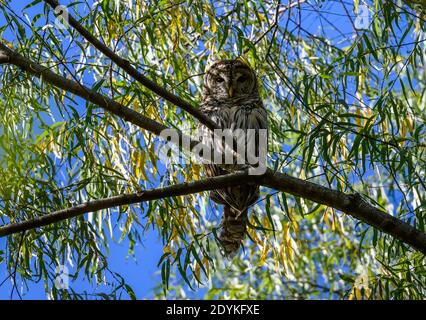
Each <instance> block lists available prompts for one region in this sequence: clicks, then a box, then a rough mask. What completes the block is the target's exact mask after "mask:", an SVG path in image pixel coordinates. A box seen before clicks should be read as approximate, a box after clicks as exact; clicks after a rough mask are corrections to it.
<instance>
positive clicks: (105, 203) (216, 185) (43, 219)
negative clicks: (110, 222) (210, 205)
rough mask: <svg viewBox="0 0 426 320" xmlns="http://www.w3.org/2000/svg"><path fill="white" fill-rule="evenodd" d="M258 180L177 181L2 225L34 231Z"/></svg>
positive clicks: (8, 230) (236, 176)
mask: <svg viewBox="0 0 426 320" xmlns="http://www.w3.org/2000/svg"><path fill="white" fill-rule="evenodd" d="M258 179H259V176H253V175H249V174H247V172H237V173H233V174H228V175H223V176H217V177H213V178H207V179H203V180H198V181H194V182H189V183H182V184H176V185H172V186H167V187H163V188H158V189H151V190H145V191H142V192H137V193H131V194H123V195H119V196H115V197H110V198H105V199H100V200H94V201H89V202H86V203H83V204H80V205H78V206H75V207H72V208H68V209H64V210H59V211H55V212H52V213H49V214H46V215H43V216H40V217H37V218H34V219H31V220H27V221H22V222H18V223H12V224H8V225H5V226H2V227H0V237H5V236H8V235H11V234H14V233H18V232H23V231H27V230H32V229H35V228H39V227H42V226H46V225H49V224H52V223H55V222H60V221H63V220H66V219H70V218H73V217H76V216H80V215H82V214H85V213H88V212H94V211H98V210H103V209H108V208H113V207H119V206H123V205H129V204H134V203H140V202H144V201H151V200H157V199H162V198H167V197H175V196H182V195H187V194H193V193H198V192H203V191H208V190H213V189H221V188H226V187H232V186H237V185H240V184H243V183H249V182H255V181H256V180H258Z"/></svg>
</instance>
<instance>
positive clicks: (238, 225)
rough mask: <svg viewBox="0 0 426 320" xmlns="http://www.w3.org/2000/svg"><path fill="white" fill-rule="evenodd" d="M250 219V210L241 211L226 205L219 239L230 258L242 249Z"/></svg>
mask: <svg viewBox="0 0 426 320" xmlns="http://www.w3.org/2000/svg"><path fill="white" fill-rule="evenodd" d="M247 220H248V210H247V209H245V210H243V211H239V210H237V209H234V208H233V207H231V206H228V205H225V208H224V211H223V216H222V221H221V226H222V228H221V232H220V234H219V237H218V238H219V241H220V244H221V245H222V247H223V250H224V251H225V255H226V256H227V257H228V258H232V257H234V256H235V255H236V254H237V253H238V250H239V249H240V246H241V242H242V241H243V240H244V238H245V234H246V228H247Z"/></svg>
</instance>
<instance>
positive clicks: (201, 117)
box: [45, 0, 220, 130]
mask: <svg viewBox="0 0 426 320" xmlns="http://www.w3.org/2000/svg"><path fill="white" fill-rule="evenodd" d="M45 2H46V3H48V4H49V5H50V6H51V7H52V8H53V9H55V8H56V7H57V6H58V5H59V2H58V1H57V0H45ZM68 23H69V24H70V25H71V26H72V27H73V28H74V29H75V30H77V31H78V32H79V33H80V34H81V35H82V36H83V37H84V38H85V39H86V40H87V41H88V42H90V43H91V44H92V45H93V46H94V47H95V48H96V49H98V50H99V51H101V52H102V53H103V54H104V55H106V56H107V57H108V58H110V59H111V60H112V61H113V62H114V63H115V64H117V65H118V66H119V67H120V68H121V69H123V70H124V71H125V72H126V73H127V74H129V75H130V76H132V77H133V78H134V79H136V80H137V81H138V82H139V83H141V84H142V85H143V86H145V87H146V88H148V89H149V90H151V91H152V92H154V93H156V94H157V95H159V96H160V97H162V98H164V99H165V100H167V101H169V102H171V103H172V104H173V105H175V106H178V107H180V108H181V109H183V110H185V111H186V112H188V113H189V114H190V115H192V116H193V117H194V118H196V119H197V120H198V121H200V122H201V123H202V124H204V125H205V126H206V127H208V128H209V129H211V130H214V129H220V128H219V127H218V125H217V124H216V123H215V122H214V121H212V120H211V119H210V118H209V117H207V116H206V115H205V114H204V113H202V112H201V111H200V110H199V109H197V108H194V107H193V106H192V105H191V104H190V103H189V102H187V101H185V100H183V99H182V98H180V97H178V96H176V95H175V94H173V93H172V92H170V91H168V90H166V89H165V88H163V87H162V86H160V85H159V84H157V83H155V82H154V81H152V80H150V79H148V78H147V77H145V76H144V75H143V74H141V73H140V72H138V71H137V70H136V69H135V68H134V67H132V66H131V64H130V63H129V61H128V60H126V59H123V58H121V57H120V56H118V55H117V54H116V53H115V52H114V51H112V50H111V49H110V48H108V47H107V46H106V45H105V44H103V43H102V42H101V41H100V40H99V39H98V38H96V37H95V36H94V35H93V34H91V33H90V32H89V31H88V30H86V29H85V28H84V27H83V26H82V25H81V24H80V23H78V21H77V20H76V19H74V17H73V16H71V15H70V14H68Z"/></svg>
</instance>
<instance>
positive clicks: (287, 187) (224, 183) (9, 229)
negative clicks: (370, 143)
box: [0, 169, 426, 254]
mask: <svg viewBox="0 0 426 320" xmlns="http://www.w3.org/2000/svg"><path fill="white" fill-rule="evenodd" d="M250 182H252V183H259V184H261V185H263V186H266V187H269V188H273V189H276V190H279V191H282V192H285V193H288V194H292V195H294V196H297V197H302V198H304V199H308V200H311V201H314V202H316V203H320V204H324V205H327V206H329V207H332V208H335V209H337V210H340V211H342V212H344V213H346V214H348V215H351V216H352V217H354V218H356V219H358V220H360V221H362V222H364V223H367V224H369V225H370V226H372V227H374V228H376V229H378V230H380V231H383V232H384V233H386V234H389V235H390V236H392V237H394V238H397V239H399V240H401V241H402V242H404V243H406V244H408V245H410V246H411V247H412V248H414V249H416V250H418V251H420V252H422V253H423V254H426V234H424V233H422V232H420V231H419V230H417V229H416V228H414V227H413V226H411V225H410V224H408V223H406V222H404V221H402V220H400V219H398V218H395V217H394V216H391V215H390V214H386V213H385V212H383V211H381V210H379V209H378V208H376V207H374V206H372V205H370V204H369V203H367V202H366V201H364V200H363V199H362V198H361V196H360V195H359V194H346V193H343V192H340V191H337V190H333V189H330V188H327V187H324V186H321V185H319V184H316V183H312V182H308V181H305V180H301V179H298V178H294V177H291V176H288V175H286V174H283V173H274V172H273V171H272V170H270V169H268V170H267V172H266V173H265V174H264V175H263V176H254V175H249V174H248V173H247V172H237V173H233V174H228V175H223V176H217V177H214V178H207V179H204V180H198V181H194V182H190V183H183V184H178V185H173V186H168V187H164V188H158V189H152V190H147V191H143V192H140V193H133V194H125V195H120V196H116V197H111V198H106V199H101V200H95V201H91V202H87V203H85V204H81V205H79V206H76V207H73V208H69V209H64V210H60V211H56V212H53V213H51V214H46V215H44V216H41V217H39V218H35V219H32V220H28V221H23V222H19V223H15V224H9V225H5V226H3V227H0V237H4V236H7V235H10V234H13V233H17V232H22V231H26V230H30V229H34V228H37V227H41V226H45V225H48V224H51V223H54V222H59V221H62V220H65V219H69V218H72V217H75V216H78V215H81V214H84V213H87V212H92V211H97V210H102V209H107V208H112V207H117V206H122V205H128V204H134V203H139V202H143V201H150V200H156V199H161V198H166V197H172V196H180V195H187V194H192V193H197V192H202V191H207V190H214V189H222V188H225V187H232V186H237V185H242V184H246V183H250Z"/></svg>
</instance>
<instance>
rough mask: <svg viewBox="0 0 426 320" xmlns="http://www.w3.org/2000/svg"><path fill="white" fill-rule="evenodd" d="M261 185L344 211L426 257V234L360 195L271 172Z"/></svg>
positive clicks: (262, 180) (264, 177)
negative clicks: (371, 203)
mask: <svg viewBox="0 0 426 320" xmlns="http://www.w3.org/2000/svg"><path fill="white" fill-rule="evenodd" d="M261 183H262V185H264V186H267V187H269V188H273V189H276V190H280V191H282V192H286V193H289V194H292V195H294V196H298V197H302V198H304V199H309V200H311V201H314V202H316V203H321V204H324V205H327V206H329V207H332V208H335V209H337V210H340V211H342V212H344V213H346V214H348V215H351V216H352V217H354V218H356V219H358V220H360V221H362V222H364V223H367V224H369V225H370V226H372V227H374V228H376V229H378V230H380V231H383V232H384V233H387V234H389V235H390V236H392V237H394V238H397V239H399V240H401V241H402V242H405V243H406V244H408V245H410V246H411V247H413V248H414V249H416V250H419V251H420V252H422V253H423V254H426V234H424V233H422V232H421V231H419V230H417V229H416V228H414V227H413V226H411V225H410V224H408V223H406V222H404V221H402V220H400V219H398V218H395V217H394V216H392V215H390V214H387V213H385V212H383V211H381V210H379V209H378V208H376V207H374V206H372V205H370V204H369V203H367V202H366V201H364V200H363V199H362V198H361V196H360V195H359V194H346V193H344V192H340V191H337V190H333V189H330V188H327V187H324V186H321V185H319V184H316V183H312V182H309V181H305V180H301V179H297V178H294V177H290V176H288V175H286V174H283V173H274V172H272V171H271V170H268V171H267V173H266V174H265V175H264V176H263V177H262V178H261Z"/></svg>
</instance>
